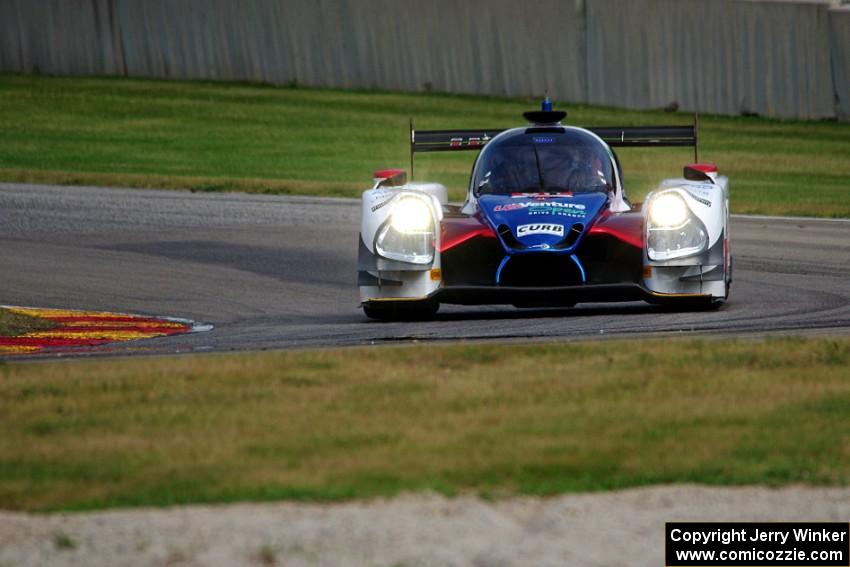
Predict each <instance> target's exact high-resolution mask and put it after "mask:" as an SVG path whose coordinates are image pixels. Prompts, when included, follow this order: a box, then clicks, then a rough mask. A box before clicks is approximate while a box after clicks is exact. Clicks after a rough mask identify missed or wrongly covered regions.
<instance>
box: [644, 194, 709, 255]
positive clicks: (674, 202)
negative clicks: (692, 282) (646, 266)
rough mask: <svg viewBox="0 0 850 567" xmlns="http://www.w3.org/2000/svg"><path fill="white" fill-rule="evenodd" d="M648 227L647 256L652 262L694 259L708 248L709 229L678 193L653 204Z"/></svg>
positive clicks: (650, 207) (658, 197) (661, 197)
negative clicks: (691, 257) (689, 257)
mask: <svg viewBox="0 0 850 567" xmlns="http://www.w3.org/2000/svg"><path fill="white" fill-rule="evenodd" d="M646 224H647V232H646V253H647V256H649V259H650V260H656V261H664V260H674V259H677V258H684V257H686V256H693V255H694V254H699V253H701V252H703V251H705V249H706V247H707V245H708V234H707V232H706V230H705V226H704V225H703V224H702V222H700V221H699V219H697V218H696V217H695V216H694V214H693V213H692V212H691V210H690V208H688V205H687V203H685V200H684V199H683V198H682V197H680V196H679V195H677V194H675V193H663V194H661V195H659V196H657V197H655V198H654V199H652V201H650V203H649V214H648V219H647V223H646Z"/></svg>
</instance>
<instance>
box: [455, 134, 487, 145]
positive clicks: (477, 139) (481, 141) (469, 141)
mask: <svg viewBox="0 0 850 567" xmlns="http://www.w3.org/2000/svg"><path fill="white" fill-rule="evenodd" d="M491 139H492V138H491V136H490V135H489V134H487V133H486V132H485V133H484V135H483V136H470V137H469V138H463V137H457V138H450V139H449V147H451V148H462V147H464V146H466V147H469V148H476V147H478V146H483V145H485V144H486V143H487V142H489V141H490V140H491Z"/></svg>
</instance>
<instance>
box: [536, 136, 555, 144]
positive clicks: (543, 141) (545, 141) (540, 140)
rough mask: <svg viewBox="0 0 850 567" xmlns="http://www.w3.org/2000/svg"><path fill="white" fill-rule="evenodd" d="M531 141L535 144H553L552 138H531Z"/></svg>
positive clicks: (553, 139)
mask: <svg viewBox="0 0 850 567" xmlns="http://www.w3.org/2000/svg"><path fill="white" fill-rule="evenodd" d="M531 141H532V142H534V143H535V144H554V143H555V137H554V136H532V138H531Z"/></svg>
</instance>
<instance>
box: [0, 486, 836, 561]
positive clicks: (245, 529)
mask: <svg viewBox="0 0 850 567" xmlns="http://www.w3.org/2000/svg"><path fill="white" fill-rule="evenodd" d="M698 520H702V521H805V520H808V521H842V522H847V521H850V488H806V487H787V488H782V489H768V488H758V487H755V488H708V487H701V486H668V487H653V488H641V489H630V490H624V491H618V492H605V493H596V494H574V495H566V496H559V497H554V498H543V499H541V498H511V499H506V500H501V501H497V502H486V501H482V500H480V499H477V498H473V497H459V498H445V497H442V496H437V495H427V494H426V495H421V494H420V495H404V496H401V497H398V498H395V499H391V500H375V501H371V502H351V503H343V504H297V503H270V504H235V505H217V506H185V507H175V508H169V509H139V510H119V511H107V512H92V513H75V514H50V515H29V514H21V513H9V512H0V565H2V566H4V567H5V566H7V565H8V566H11V565H15V566H17V565H88V566H112V565H287V566H290V565H292V566H299V565H328V566H331V565H333V566H338V565H375V566H400V565H410V566H425V565H440V566H443V565H457V566H461V565H463V566H475V567H479V566H502V565H505V566H508V565H553V566H554V565H584V566H592V565H599V566H602V565H606V566H607V565H646V566H653V567H658V566H660V565H663V564H664V562H663V557H662V556H663V548H664V531H663V530H664V522H667V521H698Z"/></svg>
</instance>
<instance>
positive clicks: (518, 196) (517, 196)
mask: <svg viewBox="0 0 850 567" xmlns="http://www.w3.org/2000/svg"><path fill="white" fill-rule="evenodd" d="M572 196H573V194H572V193H563V192H558V193H511V199H548V198H549V197H572Z"/></svg>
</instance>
